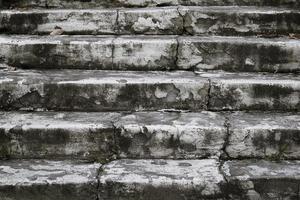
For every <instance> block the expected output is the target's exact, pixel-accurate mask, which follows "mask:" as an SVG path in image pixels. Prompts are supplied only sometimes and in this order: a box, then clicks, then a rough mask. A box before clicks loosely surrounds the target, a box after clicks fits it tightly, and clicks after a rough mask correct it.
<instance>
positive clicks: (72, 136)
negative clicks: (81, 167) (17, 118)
mask: <svg viewBox="0 0 300 200" xmlns="http://www.w3.org/2000/svg"><path fill="white" fill-rule="evenodd" d="M0 132H1V138H2V139H3V141H1V142H0V143H1V144H0V146H1V148H0V150H1V153H0V154H1V155H0V157H1V158H10V159H26V158H34V159H39V158H41V159H45V158H47V159H58V158H63V159H69V158H76V159H85V160H92V161H94V160H96V161H101V162H103V161H104V162H105V161H107V160H110V159H112V158H114V156H115V155H114V152H116V150H117V149H114V148H115V144H114V130H113V128H111V129H95V128H93V127H87V128H82V129H78V130H76V129H73V130H72V129H68V128H54V129H51V128H47V127H45V128H39V129H38V128H27V129H26V128H25V129H23V128H12V129H10V130H4V129H2V130H0Z"/></svg>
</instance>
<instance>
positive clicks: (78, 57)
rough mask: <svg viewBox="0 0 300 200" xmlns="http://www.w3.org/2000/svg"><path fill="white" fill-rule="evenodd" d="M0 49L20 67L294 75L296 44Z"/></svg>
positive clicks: (51, 43) (208, 41)
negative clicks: (218, 71) (216, 71)
mask: <svg viewBox="0 0 300 200" xmlns="http://www.w3.org/2000/svg"><path fill="white" fill-rule="evenodd" d="M0 47H1V48H0V57H1V58H2V62H4V63H6V64H8V65H11V66H14V67H21V68H46V69H53V68H59V69H61V68H71V69H102V70H111V69H115V70H137V71H143V70H144V71H146V70H176V69H177V70H189V71H201V70H202V71H203V70H204V71H212V70H225V71H234V72H236V71H240V72H272V73H279V72H281V73H286V72H291V73H297V72H299V61H300V60H299V57H300V42H299V41H298V40H291V39H287V38H276V39H275V38H273V39H263V38H251V37H181V36H135V37H133V36H55V37H49V36H1V37H0ZM149 52H151V53H149ZM279 55H280V56H279Z"/></svg>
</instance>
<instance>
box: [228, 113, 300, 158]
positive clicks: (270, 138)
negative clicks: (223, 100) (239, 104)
mask: <svg viewBox="0 0 300 200" xmlns="http://www.w3.org/2000/svg"><path fill="white" fill-rule="evenodd" d="M229 123H230V128H229V135H230V136H229V139H228V143H227V146H226V149H225V150H226V152H227V153H228V155H229V156H230V157H232V158H245V157H246V158H247V157H248V158H249V157H252V158H253V157H254V158H269V159H274V160H280V159H300V116H299V115H298V114H297V113H296V114H293V113H261V112H259V113H242V112H238V113H234V114H232V115H230V120H229Z"/></svg>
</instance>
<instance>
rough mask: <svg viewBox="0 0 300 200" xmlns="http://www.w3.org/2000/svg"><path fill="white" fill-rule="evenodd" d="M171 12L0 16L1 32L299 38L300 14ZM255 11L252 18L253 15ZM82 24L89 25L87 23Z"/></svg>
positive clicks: (174, 9)
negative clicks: (297, 35) (292, 36)
mask: <svg viewBox="0 0 300 200" xmlns="http://www.w3.org/2000/svg"><path fill="white" fill-rule="evenodd" d="M228 9H229V12H228V10H227V9H220V8H215V9H214V8H209V7H208V8H205V7H204V8H203V7H180V8H177V7H170V8H148V9H119V10H52V11H49V10H40V11H32V12H31V11H24V12H22V11H21V12H18V11H17V12H16V11H13V10H12V11H10V10H7V11H2V12H1V13H0V22H1V23H0V24H1V26H0V30H2V32H3V33H14V34H29V33H30V34H49V33H51V32H52V31H53V30H54V27H55V26H59V27H61V28H63V29H64V34H120V35H124V34H157V35H170V34H175V35H182V34H184V33H185V34H190V35H207V34H214V35H257V34H262V35H267V36H268V35H269V34H284V35H286V34H289V33H300V22H299V20H298V19H299V18H300V12H299V11H285V10H278V11H276V10H275V11H274V12H273V11H272V13H270V12H268V11H263V10H262V11H256V10H255V9H254V8H249V10H246V9H245V8H243V9H241V10H239V9H238V8H236V7H234V8H228ZM253 12H254V13H253ZM87 21H88V22H89V23H87Z"/></svg>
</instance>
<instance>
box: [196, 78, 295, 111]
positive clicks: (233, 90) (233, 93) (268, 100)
mask: <svg viewBox="0 0 300 200" xmlns="http://www.w3.org/2000/svg"><path fill="white" fill-rule="evenodd" d="M198 74H199V76H200V77H203V78H209V80H210V85H211V87H210V93H209V102H208V108H209V110H214V111H218V110H219V111H220V110H260V111H266V110H281V111H299V110H300V98H299V97H300V77H299V76H298V75H291V74H287V75H283V74H262V73H223V72H219V73H203V72H199V73H198Z"/></svg>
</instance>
